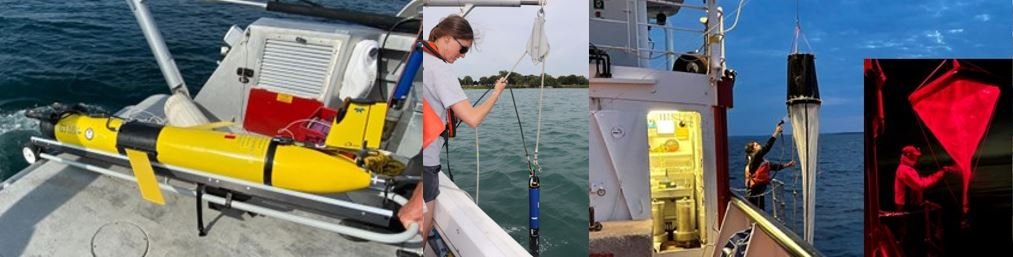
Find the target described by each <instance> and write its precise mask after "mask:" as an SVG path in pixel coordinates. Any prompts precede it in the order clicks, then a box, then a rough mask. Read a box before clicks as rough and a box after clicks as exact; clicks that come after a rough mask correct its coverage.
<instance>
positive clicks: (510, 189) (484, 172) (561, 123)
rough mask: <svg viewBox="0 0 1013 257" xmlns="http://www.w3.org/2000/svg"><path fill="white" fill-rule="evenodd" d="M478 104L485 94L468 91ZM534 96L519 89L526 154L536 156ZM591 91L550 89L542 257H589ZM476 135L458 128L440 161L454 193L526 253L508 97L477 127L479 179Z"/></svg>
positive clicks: (543, 158) (518, 155)
mask: <svg viewBox="0 0 1013 257" xmlns="http://www.w3.org/2000/svg"><path fill="white" fill-rule="evenodd" d="M465 92H466V93H467V94H468V97H469V98H470V99H472V101H474V100H475V99H478V97H479V96H480V95H482V93H484V92H485V90H466V91H465ZM538 92H539V91H538V90H537V89H515V90H514V97H515V99H516V100H517V109H518V110H519V113H520V118H521V122H522V123H523V125H524V136H525V138H526V141H527V146H528V151H529V152H531V153H532V154H533V151H534V142H535V130H536V128H535V127H536V121H537V108H538ZM587 97H588V91H587V89H546V90H545V95H544V101H543V105H544V106H543V109H542V112H543V114H542V133H541V135H542V138H541V144H540V146H539V154H538V159H539V163H540V164H541V167H542V173H541V174H540V178H541V182H542V187H541V241H540V242H541V253H542V256H587V247H588V244H587V226H588V224H587V219H588V212H587V206H588V197H587V165H588V157H587V146H588V145H587V124H588V123H587V122H588V112H587V110H588V109H587V100H586V99H587ZM475 131H476V130H475V129H472V128H470V127H468V126H467V125H461V127H460V128H459V131H458V135H457V137H456V138H453V139H451V142H450V156H449V158H448V157H447V155H446V153H444V154H443V156H442V160H444V165H445V164H446V160H447V159H449V160H450V165H451V166H450V169H451V172H452V173H453V175H454V179H455V181H456V183H457V185H458V186H459V187H460V188H461V189H463V190H464V191H466V192H469V193H470V194H471V195H472V196H475V195H476V188H477V189H479V190H480V191H479V192H478V202H479V204H478V205H479V207H481V208H482V210H484V211H485V212H486V213H488V214H489V216H490V217H492V219H493V220H495V221H496V222H497V223H498V224H499V225H500V226H502V227H503V229H505V230H506V231H507V233H509V234H510V235H511V236H513V238H514V239H515V240H517V242H519V243H521V245H522V246H524V247H525V248H527V245H528V222H527V219H528V190H527V189H528V184H527V183H528V170H527V162H526V161H525V158H524V148H523V146H522V143H521V137H520V129H518V126H517V117H516V116H515V114H514V109H513V104H512V102H511V100H510V94H509V91H504V93H503V95H502V96H501V97H500V99H499V101H498V102H497V104H496V106H495V107H494V108H493V111H492V112H491V113H489V116H487V117H486V120H485V121H484V122H483V123H482V124H481V125H480V126H479V127H478V142H479V149H480V151H479V153H480V160H479V164H480V171H481V172H480V173H481V177H479V183H478V186H476V183H475V179H476V175H477V173H476V172H475Z"/></svg>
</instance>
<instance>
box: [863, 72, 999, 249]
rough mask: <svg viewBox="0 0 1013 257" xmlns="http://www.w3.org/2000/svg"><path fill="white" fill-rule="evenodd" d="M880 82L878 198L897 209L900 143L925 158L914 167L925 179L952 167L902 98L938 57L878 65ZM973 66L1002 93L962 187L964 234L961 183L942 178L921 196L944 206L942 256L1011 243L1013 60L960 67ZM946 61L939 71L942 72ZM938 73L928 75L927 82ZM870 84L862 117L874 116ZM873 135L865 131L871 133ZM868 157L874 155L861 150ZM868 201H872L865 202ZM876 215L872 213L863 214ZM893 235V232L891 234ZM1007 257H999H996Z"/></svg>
mask: <svg viewBox="0 0 1013 257" xmlns="http://www.w3.org/2000/svg"><path fill="white" fill-rule="evenodd" d="M879 62H880V65H881V66H882V69H883V72H884V73H885V74H886V77H887V79H886V82H885V84H884V85H883V106H884V116H885V129H884V130H883V131H881V133H882V134H880V136H879V138H878V141H877V142H876V151H877V153H876V155H877V156H866V158H872V157H875V158H876V159H877V161H878V162H879V163H878V180H879V183H878V184H879V187H878V189H879V192H878V195H868V193H869V192H867V195H866V197H877V198H878V199H879V202H880V208H881V209H882V210H886V211H890V210H895V209H896V207H895V205H894V204H893V197H894V194H893V180H894V175H895V172H896V169H897V165H898V161H899V157H900V149H901V148H902V147H903V146H905V145H916V146H918V147H920V148H921V149H922V152H923V156H922V157H921V159H920V160H919V162H918V165H917V166H916V168H917V169H918V170H919V172H920V173H921V174H922V175H923V176H925V175H929V174H931V173H933V172H935V171H937V170H939V169H941V168H942V166H946V165H953V164H954V162H953V160H952V159H951V157H950V156H949V155H948V154H947V153H946V151H945V150H944V149H943V148H942V146H941V145H940V144H939V142H938V141H937V140H936V138H935V136H934V135H933V134H932V132H931V131H929V130H928V128H927V127H925V126H924V124H923V123H922V121H921V120H920V119H919V118H918V117H917V115H916V114H915V112H914V109H913V108H912V107H911V103H910V102H909V101H908V99H907V97H908V96H909V95H910V94H911V93H912V92H914V90H915V89H916V88H917V87H918V86H919V85H920V84H921V83H922V81H923V80H925V78H926V77H927V76H929V75H930V74H931V73H932V71H933V70H935V69H936V67H938V66H939V64H940V63H941V62H942V60H934V59H925V60H889V59H884V60H879ZM968 64H973V65H977V66H979V67H981V68H983V69H985V70H986V71H988V73H989V74H983V75H980V76H975V77H976V78H980V79H982V80H985V81H989V82H993V83H996V85H998V86H1000V88H1001V89H1000V90H1001V96H1000V98H999V102H998V103H997V105H996V108H995V113H994V115H993V117H992V123H991V124H990V127H989V129H988V130H987V132H986V133H987V134H986V135H985V137H984V138H983V140H982V142H981V144H980V145H979V148H978V151H977V152H976V154H975V156H974V159H973V161H976V163H977V165H976V168H974V171H973V173H972V177H971V183H970V185H969V187H970V188H969V190H968V201H969V202H970V212H969V213H968V221H969V223H970V226H969V228H968V229H966V230H964V229H961V226H960V220H961V190H962V189H961V187H962V183H961V179H960V177H959V176H956V175H952V174H947V175H946V176H945V177H944V179H943V180H941V181H940V182H939V183H938V184H936V185H935V186H933V187H931V188H929V189H928V190H926V191H925V199H926V200H928V201H932V202H935V203H937V204H940V205H942V207H943V224H942V225H943V230H944V231H943V248H944V252H945V254H946V255H948V256H977V255H975V253H976V252H979V251H980V252H981V253H989V254H993V255H994V254H997V253H1000V252H1003V251H1007V252H1008V251H1010V249H1009V247H1008V246H1009V245H1010V244H1011V243H1013V237H1011V232H1013V222H1011V217H1013V206H1011V203H1013V198H1011V196H1013V194H1011V192H1013V174H1011V173H1013V165H1011V162H1013V159H1011V158H1013V154H1011V142H1013V141H1011V140H1013V119H1011V117H1013V116H1011V111H1013V108H1011V107H1013V102H1011V101H1010V100H1011V95H1010V94H1011V93H1013V82H1011V77H1013V74H1011V73H1013V72H1011V71H1013V65H1011V64H1013V61H1011V60H961V65H964V66H967V65H968ZM950 67H952V66H951V64H949V63H947V64H946V65H945V66H943V67H942V68H941V69H940V72H939V73H942V72H943V71H946V70H948V69H949V68H950ZM939 75H941V74H935V75H933V78H935V77H938V76H939ZM875 90H876V87H875V85H868V84H867V85H865V92H866V94H865V96H866V97H865V103H866V104H865V106H866V108H865V113H866V115H867V116H868V115H875V113H876V110H877V108H876V106H877V103H876V102H877V101H876V94H875ZM870 132H871V131H870ZM867 154H869V155H871V154H873V153H867ZM867 199H870V198H867ZM866 211H877V210H866ZM895 235H896V234H895ZM999 255H1005V254H999Z"/></svg>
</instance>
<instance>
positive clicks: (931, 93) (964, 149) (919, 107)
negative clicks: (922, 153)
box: [908, 67, 999, 211]
mask: <svg viewBox="0 0 1013 257" xmlns="http://www.w3.org/2000/svg"><path fill="white" fill-rule="evenodd" d="M957 69H959V68H958V67H954V69H951V70H949V71H947V72H946V73H945V74H944V75H943V76H940V77H939V78H936V79H935V80H933V81H932V82H930V83H928V84H926V85H925V86H924V87H921V88H919V89H917V90H915V92H914V93H912V94H911V95H910V96H909V97H908V100H909V101H910V102H911V105H912V106H913V107H914V110H915V112H916V113H917V114H918V117H919V118H921V120H922V121H923V122H924V123H925V126H926V127H928V129H929V131H931V132H932V134H933V135H935V137H936V139H937V140H939V143H940V144H941V145H942V146H943V149H944V150H946V152H947V153H948V154H950V156H951V157H952V158H953V161H954V162H956V164H957V166H958V167H960V170H961V172H962V176H963V182H964V188H963V200H964V201H963V203H964V208H965V211H966V209H967V186H968V184H969V183H970V181H971V174H972V172H973V170H971V168H972V167H971V166H972V163H971V162H972V160H973V157H974V154H975V152H976V151H977V149H978V145H979V144H980V143H981V140H982V138H983V137H984V135H985V131H986V130H987V129H988V126H989V123H990V121H991V119H992V114H993V113H994V112H995V106H996V103H997V102H998V101H999V87H998V86H996V85H993V84H989V83H984V82H981V81H977V80H974V79H970V78H967V77H966V76H960V75H959V72H958V71H957Z"/></svg>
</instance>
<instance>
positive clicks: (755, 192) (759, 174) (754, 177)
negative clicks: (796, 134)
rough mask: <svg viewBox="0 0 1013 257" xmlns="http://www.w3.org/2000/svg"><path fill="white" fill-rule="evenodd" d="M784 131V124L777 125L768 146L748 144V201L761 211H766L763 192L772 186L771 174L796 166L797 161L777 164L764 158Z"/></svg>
mask: <svg viewBox="0 0 1013 257" xmlns="http://www.w3.org/2000/svg"><path fill="white" fill-rule="evenodd" d="M782 130H784V122H781V123H778V124H777V127H775V128H774V133H773V134H771V135H770V139H767V143H766V144H764V145H760V143H758V142H756V141H752V142H749V143H747V144H746V168H745V171H746V172H745V179H744V180H745V182H746V190H747V191H746V199H747V200H749V202H750V203H752V204H753V205H755V206H756V207H758V208H760V210H763V209H764V201H763V192H764V191H766V190H767V185H769V184H770V180H771V178H772V177H771V175H770V172H771V171H778V170H781V169H784V168H788V167H791V166H795V161H789V162H788V163H776V162H770V161H767V160H766V159H764V156H766V155H767V153H768V152H770V148H771V147H773V146H774V142H775V141H777V136H778V135H780V134H781V131H782Z"/></svg>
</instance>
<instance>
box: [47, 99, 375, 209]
mask: <svg viewBox="0 0 1013 257" xmlns="http://www.w3.org/2000/svg"><path fill="white" fill-rule="evenodd" d="M52 131H53V135H52V136H53V137H54V138H56V139H57V140H58V141H60V142H63V143H67V144H72V145H77V146H81V147H85V148H88V149H94V150H99V151H103V152H109V153H120V154H125V151H126V149H133V150H137V151H142V152H145V153H147V154H148V155H150V156H151V158H152V160H155V161H157V162H160V163H163V164H169V165H173V166H178V167H184V168H188V169H194V170H199V171H204V172H209V173H214V174H218V175H223V176H227V177H232V178H237V179H242V180H246V181H251V182H256V183H263V184H266V185H270V186H275V187H280V188H285V189H291V190H295V191H302V192H309V193H339V192H348V191H355V190H360V189H364V188H366V187H368V186H369V183H370V174H369V172H367V171H366V170H365V169H363V168H361V167H359V166H358V165H356V163H355V160H353V159H350V158H348V157H344V156H341V155H331V154H327V153H324V152H321V151H318V150H315V149H310V148H306V147H302V146H297V145H292V144H285V143H281V142H278V141H277V140H272V138H270V137H266V136H260V135H251V134H233V133H225V132H219V131H213V130H207V129H197V128H181V127H173V126H163V125H157V124H150V123H142V122H124V121H123V120H121V119H119V118H110V117H89V116H86V115H79V114H71V115H67V116H66V117H63V118H61V119H60V121H59V122H57V123H56V124H55V125H54V128H53V129H52Z"/></svg>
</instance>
